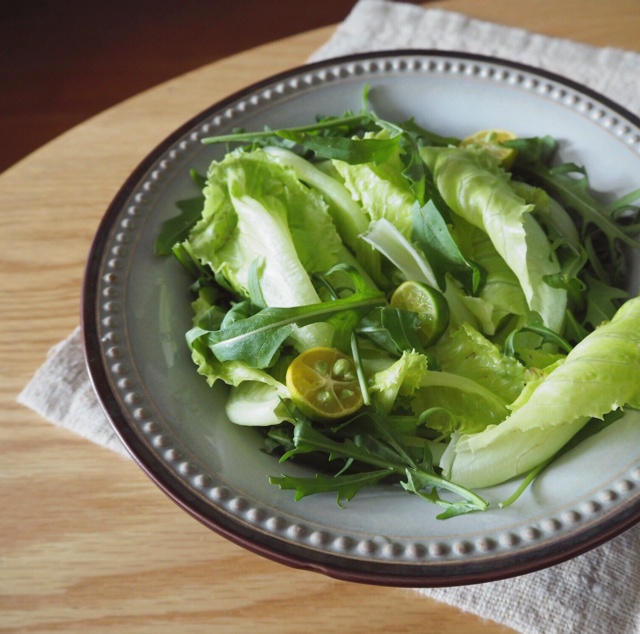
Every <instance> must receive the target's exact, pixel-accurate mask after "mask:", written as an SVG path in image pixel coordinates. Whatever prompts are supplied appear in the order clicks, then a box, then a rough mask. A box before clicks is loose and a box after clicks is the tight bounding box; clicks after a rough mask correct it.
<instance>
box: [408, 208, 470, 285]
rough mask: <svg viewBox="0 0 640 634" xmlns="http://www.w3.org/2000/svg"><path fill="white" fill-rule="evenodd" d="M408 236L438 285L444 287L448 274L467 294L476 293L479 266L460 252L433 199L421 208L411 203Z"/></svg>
mask: <svg viewBox="0 0 640 634" xmlns="http://www.w3.org/2000/svg"><path fill="white" fill-rule="evenodd" d="M411 237H412V239H413V241H414V242H415V243H416V244H417V245H418V246H419V247H420V249H422V251H423V252H424V254H425V255H426V256H427V259H428V260H429V263H430V264H431V266H432V267H433V273H434V275H435V276H436V278H437V280H438V286H439V287H440V288H445V274H446V273H450V274H451V275H452V276H453V277H454V278H456V279H457V280H458V281H459V282H460V283H461V284H462V285H463V287H464V288H465V290H466V291H467V292H468V293H469V294H470V295H475V294H477V292H478V288H479V287H480V280H481V272H480V269H479V267H478V265H477V264H475V263H473V262H471V261H470V260H467V258H465V257H464V255H462V253H461V251H460V248H459V247H458V245H457V244H456V242H455V240H454V239H453V237H452V235H451V232H450V231H449V228H448V227H447V224H446V222H445V220H444V218H443V216H442V214H441V213H440V210H439V209H438V207H437V205H436V203H435V201H434V199H433V198H431V199H430V200H429V201H428V202H427V203H426V204H425V205H424V206H422V207H420V205H419V204H417V203H416V205H414V207H413V231H412V234H411Z"/></svg>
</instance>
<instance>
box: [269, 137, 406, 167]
mask: <svg viewBox="0 0 640 634" xmlns="http://www.w3.org/2000/svg"><path fill="white" fill-rule="evenodd" d="M278 136H281V137H282V138H284V139H287V140H289V141H294V142H295V143H297V144H299V145H301V146H302V147H304V148H306V149H308V150H311V151H312V152H314V153H315V154H316V156H318V157H319V158H325V159H335V160H338V161H344V162H345V163H349V165H361V164H363V163H373V164H374V165H378V164H379V163H382V162H384V161H386V160H387V159H388V158H389V157H390V156H391V155H392V154H393V153H394V152H396V151H397V148H398V143H399V141H400V137H391V138H389V139H359V138H354V139H351V138H345V137H321V136H314V135H311V134H307V133H305V132H296V131H293V130H279V131H278Z"/></svg>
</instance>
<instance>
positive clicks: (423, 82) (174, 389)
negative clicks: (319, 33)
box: [83, 51, 640, 587]
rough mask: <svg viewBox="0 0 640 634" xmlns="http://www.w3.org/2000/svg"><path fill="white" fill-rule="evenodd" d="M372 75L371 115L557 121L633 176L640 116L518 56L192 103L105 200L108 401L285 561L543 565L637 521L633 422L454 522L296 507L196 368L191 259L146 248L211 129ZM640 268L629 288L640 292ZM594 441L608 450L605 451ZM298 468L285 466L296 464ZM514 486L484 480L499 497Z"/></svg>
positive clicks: (104, 378)
mask: <svg viewBox="0 0 640 634" xmlns="http://www.w3.org/2000/svg"><path fill="white" fill-rule="evenodd" d="M366 83H369V84H370V85H371V87H372V95H373V99H374V102H375V108H376V111H377V112H378V114H380V115H381V116H383V117H385V118H388V119H392V120H405V119H407V118H409V117H411V116H413V117H415V118H416V120H417V121H418V123H420V124H422V125H423V126H424V127H427V128H430V129H432V130H435V131H439V132H440V133H442V134H445V135H453V136H458V137H462V136H465V135H467V134H470V133H472V132H475V131H476V130H478V129H482V128H489V127H500V128H506V129H510V130H513V131H515V132H516V133H517V134H519V135H520V136H534V135H543V134H551V135H553V136H555V137H556V138H557V139H559V140H560V141H561V144H562V151H561V153H562V155H563V157H564V158H565V159H567V160H574V159H575V160H576V162H579V163H581V164H584V165H586V166H587V167H588V168H589V170H590V175H591V178H592V185H593V187H594V188H595V189H597V190H599V191H602V192H603V194H604V195H605V196H606V195H612V194H615V193H623V192H628V191H631V190H632V189H634V188H635V187H637V186H638V185H639V183H638V174H640V121H638V119H637V118H636V117H634V116H633V115H631V114H629V113H628V112H625V111H624V109H622V108H621V107H619V106H617V105H615V104H613V103H611V102H610V101H608V100H607V99H604V98H602V97H601V96H599V95H597V94H594V93H593V92H591V91H589V90H587V89H585V88H584V87H581V86H579V85H576V84H575V83H573V82H571V81H567V80H565V79H562V78H559V77H556V76H553V75H550V74H548V73H545V72H541V71H539V70H535V69H532V68H528V67H525V66H522V65H518V64H514V63H510V62H508V61H503V60H497V59H490V58H482V57H478V56H472V55H466V54H460V53H444V52H431V51H406V52H393V53H378V54H370V55H361V56H353V57H349V58H342V59H337V60H329V61H326V62H321V63H318V64H314V65H310V66H305V67H302V68H299V69H294V70H292V71H290V72H288V73H285V74H282V75H279V76H277V77H273V78H269V79H266V80H265V81H262V82H260V83H259V84H256V85H254V86H251V87H249V88H247V89H246V90H243V91H242V92H240V93H238V94H235V95H233V96H231V97H229V98H228V99H226V100H224V101H223V102H221V103H218V104H216V105H214V106H212V107H211V108H210V109H209V110H207V111H206V112H204V113H202V114H200V115H198V116H196V117H195V118H194V119H193V120H191V121H189V122H188V123H186V124H185V125H184V126H182V127H181V128H180V129H179V130H177V131H176V132H175V133H174V134H172V135H171V136H170V137H169V138H168V139H167V140H166V141H165V142H163V143H162V144H161V145H160V146H159V147H157V148H156V149H154V150H153V151H152V152H151V154H150V155H149V156H148V158H147V159H146V160H145V161H144V162H143V163H142V164H141V165H140V166H139V167H138V168H137V169H136V170H135V172H134V173H133V174H132V175H131V177H130V178H129V179H128V181H127V182H126V183H125V184H124V185H123V187H122V189H121V191H120V192H119V193H118V195H117V196H116V198H115V200H114V201H113V203H112V205H111V206H110V208H109V209H108V211H107V213H106V215H105V217H104V220H103V222H102V224H101V226H100V228H99V231H98V233H97V236H96V239H95V242H94V244H93V247H92V250H91V254H90V257H89V260H88V265H87V270H86V280H85V287H84V314H83V329H84V340H85V349H86V357H87V363H88V368H89V371H90V375H91V378H92V381H93V384H94V386H95V389H96V392H97V394H98V396H99V398H100V401H101V402H102V404H103V406H104V410H105V412H106V414H107V416H108V417H109V419H110V420H111V422H112V424H113V426H114V427H115V429H116V431H117V433H118V434H119V436H120V437H121V439H122V440H123V442H124V444H125V445H126V446H127V447H128V449H129V451H130V452H131V454H132V455H133V457H134V458H135V460H136V461H137V462H138V464H139V465H140V467H141V468H142V469H143V470H144V471H145V472H146V473H147V474H148V475H149V476H150V478H151V479H152V480H153V481H154V482H155V483H156V484H157V485H158V486H159V487H160V488H161V489H162V490H164V491H165V492H166V493H167V495H169V496H170V497H171V498H172V499H174V500H175V501H176V502H177V504H179V505H180V506H181V507H182V508H183V509H184V510H185V511H187V512H188V513H190V514H191V515H193V516H194V517H195V518H196V519H198V520H199V521H201V522H202V523H204V524H205V525H207V526H209V527H210V528H211V529H213V530H214V531H216V532H218V533H220V534H222V535H224V536H226V537H227V538H229V539H230V540H232V541H234V542H236V543H238V544H241V545H243V546H245V547H246V548H248V549H249V550H251V551H254V552H255V553H258V554H260V555H263V556H266V557H269V558H271V559H274V560H276V561H279V562H281V563H284V564H288V565H292V566H297V567H302V568H306V569H311V570H316V571H319V572H322V573H325V574H328V575H331V576H334V577H338V578H341V579H346V580H352V581H360V582H368V583H376V584H387V585H404V586H423V587H430V586H431V587H435V586H446V585H461V584H469V583H476V582H484V581H490V580H495V579H500V578H505V577H509V576H514V575H518V574H523V573H526V572H531V571H533V570H536V569H540V568H543V567H546V566H550V565H553V564H556V563H559V562H561V561H563V560H566V559H568V558H570V557H573V556H575V555H578V554H580V553H582V552H584V551H586V550H588V549H591V548H593V547H595V546H597V545H599V544H601V543H603V542H605V541H606V540H608V539H611V538H612V537H614V536H615V535H617V534H619V533H621V532H622V531H624V530H625V529H627V528H629V527H630V526H632V525H633V524H635V523H636V522H637V521H638V520H639V519H640V424H638V423H640V417H638V416H637V415H633V416H632V415H631V414H628V415H627V416H625V417H624V418H623V419H622V420H621V421H620V422H618V423H617V424H616V425H614V426H613V427H612V428H609V429H608V430H607V431H605V432H603V433H601V434H600V435H599V437H597V438H596V439H594V440H593V442H589V443H586V444H584V445H583V446H581V447H580V448H579V450H578V451H574V452H573V453H572V454H569V455H567V456H566V458H565V459H564V460H562V461H561V462H559V463H557V464H556V465H554V466H553V467H552V468H551V469H550V470H549V471H548V472H547V473H545V475H544V476H543V477H541V478H540V479H539V480H538V481H537V482H536V483H535V484H534V485H533V486H532V487H531V488H530V489H529V490H528V491H527V493H526V494H525V495H524V496H523V497H522V498H521V499H520V500H519V501H518V503H517V504H515V505H513V506H511V507H509V508H507V509H503V510H493V511H488V512H485V513H480V514H472V515H468V516H463V517H459V518H455V519H452V520H447V521H439V520H436V519H435V515H436V514H437V511H436V507H434V506H432V505H430V504H428V503H426V502H423V501H421V500H419V499H418V498H416V497H415V496H410V495H407V494H406V493H404V492H402V491H399V490H397V489H395V488H393V487H386V488H380V489H376V490H370V491H365V492H361V493H360V494H359V495H358V496H356V497H355V498H354V499H353V500H352V501H351V502H350V503H349V504H348V505H347V507H346V508H344V509H340V508H338V506H337V505H336V501H335V496H334V495H333V494H331V495H326V496H312V497H309V498H305V499H303V500H301V501H300V502H295V501H294V499H293V495H292V493H291V492H290V491H280V490H279V489H278V488H277V487H275V486H273V485H270V484H269V483H268V481H267V475H278V474H279V473H280V472H281V467H280V466H279V465H278V464H277V461H276V459H275V458H273V457H270V456H267V455H265V454H263V453H261V452H260V451H259V449H258V447H259V441H258V437H257V434H256V432H255V431H254V430H252V429H250V428H244V427H239V426H235V425H232V424H231V423H229V422H228V421H227V420H226V419H225V415H224V410H223V398H224V390H223V388H220V389H213V390H212V389H210V388H208V387H207V385H206V384H205V382H204V380H203V379H202V377H200V376H198V375H197V374H196V372H195V369H194V366H193V365H192V363H191V360H190V358H189V354H188V351H187V349H186V346H185V344H184V332H185V331H186V330H187V329H188V327H189V324H190V317H191V315H190V307H189V295H188V292H187V287H186V280H185V278H184V277H183V273H182V271H181V270H180V267H178V266H176V264H175V262H174V261H173V260H172V259H171V258H158V257H155V256H154V254H153V243H154V240H155V238H156V235H157V233H158V230H159V228H160V225H161V223H162V222H163V221H164V220H165V219H167V218H168V217H170V216H172V215H174V214H175V207H174V203H175V201H176V200H179V199H180V198H183V197H184V196H185V194H187V192H189V195H191V194H190V193H191V192H192V191H193V190H192V189H191V188H192V184H191V182H190V178H189V170H190V168H196V169H198V170H200V171H201V172H202V171H204V170H205V169H206V167H207V165H208V164H209V162H210V161H211V160H212V159H213V158H220V157H221V152H222V151H223V148H221V147H214V146H204V145H202V144H201V143H200V139H201V138H202V137H205V136H210V135H213V134H222V133H225V132H227V131H230V130H231V129H232V128H235V127H244V128H247V129H260V128H262V126H263V125H264V124H269V125H270V126H271V127H274V128H277V127H287V126H291V125H296V124H298V125H300V124H304V123H307V122H309V121H310V120H311V119H312V118H313V117H314V116H315V115H316V114H334V113H335V114H340V113H342V112H343V111H344V110H347V109H354V110H358V109H359V108H360V106H361V103H362V101H361V100H362V93H363V87H364V85H365V84H366ZM639 276H640V266H639V263H638V260H637V259H636V260H635V262H634V264H633V276H632V277H633V279H632V280H630V285H631V286H632V287H633V288H634V289H637V288H638V280H639ZM596 444H597V446H595V445H596ZM293 469H294V467H293V466H292V465H286V471H289V472H291V471H292V470H293ZM514 487H515V485H514V484H513V483H510V484H509V485H506V486H501V487H495V488H493V489H488V490H486V491H482V492H481V493H482V494H483V495H484V496H485V497H486V499H488V500H489V501H490V502H492V503H493V505H495V503H496V502H497V501H499V500H501V499H504V498H505V497H506V496H507V495H508V494H509V493H511V492H512V491H513V490H514Z"/></svg>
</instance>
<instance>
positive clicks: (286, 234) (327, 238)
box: [184, 150, 345, 349]
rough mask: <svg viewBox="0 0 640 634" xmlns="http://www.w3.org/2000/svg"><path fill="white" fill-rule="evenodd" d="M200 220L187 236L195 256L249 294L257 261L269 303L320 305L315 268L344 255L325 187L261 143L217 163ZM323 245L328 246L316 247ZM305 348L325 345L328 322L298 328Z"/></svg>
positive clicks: (325, 266)
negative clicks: (316, 187) (311, 183)
mask: <svg viewBox="0 0 640 634" xmlns="http://www.w3.org/2000/svg"><path fill="white" fill-rule="evenodd" d="M204 195H205V204H204V210H203V212H202V219H201V220H200V221H199V222H198V223H197V224H196V225H195V226H194V227H193V229H192V230H191V232H190V234H189V238H188V240H187V241H186V242H185V243H184V244H185V248H186V249H187V250H188V252H189V253H190V254H191V256H192V257H193V258H194V259H196V260H198V261H200V262H201V263H203V264H206V265H209V266H210V267H211V268H212V269H213V271H214V272H215V273H216V274H219V275H222V276H223V277H224V279H226V280H227V282H228V283H229V285H230V286H231V288H232V289H233V290H234V291H235V292H236V293H238V294H239V295H241V296H244V297H248V296H249V295H250V293H249V279H250V272H251V267H252V265H253V263H254V262H255V261H256V260H258V261H259V262H260V264H261V265H260V290H261V291H262V297H263V298H264V301H265V303H266V304H267V306H276V307H294V306H306V305H309V304H316V303H318V302H319V301H320V298H319V296H318V294H317V292H316V290H315V288H314V286H313V283H312V281H311V279H310V277H309V272H313V271H324V270H327V269H329V268H331V267H332V266H333V265H334V264H337V263H338V262H340V261H341V260H343V259H344V257H343V255H344V251H345V249H344V246H343V244H342V241H341V240H340V237H339V236H338V233H337V231H336V229H335V226H334V224H333V222H332V220H331V217H330V216H329V214H328V211H327V206H326V204H325V203H324V201H323V200H322V198H321V197H320V195H319V194H317V193H316V192H314V191H313V190H311V189H309V188H308V187H306V186H305V185H304V184H302V183H301V182H300V181H299V180H298V179H297V178H296V176H295V175H294V174H293V172H292V171H291V170H290V169H288V168H285V167H283V166H282V165H280V164H279V163H278V162H277V161H276V160H275V159H273V158H271V157H270V156H269V155H268V154H266V153H265V152H263V151H262V150H254V151H252V152H242V151H236V152H232V153H230V154H228V155H227V156H226V157H225V159H224V160H223V161H221V162H214V163H212V165H211V167H210V168H209V172H208V176H207V184H206V186H205V189H204ZM318 244H322V249H319V248H318ZM294 337H295V338H297V340H298V342H299V345H300V346H301V348H302V349H304V348H307V347H310V346H312V345H327V344H328V343H329V341H330V329H328V328H326V327H325V325H324V324H321V325H313V326H310V327H309V328H307V329H304V330H303V331H301V332H300V333H296V334H295V335H294Z"/></svg>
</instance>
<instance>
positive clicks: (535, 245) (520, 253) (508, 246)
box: [423, 148, 567, 332]
mask: <svg viewBox="0 0 640 634" xmlns="http://www.w3.org/2000/svg"><path fill="white" fill-rule="evenodd" d="M423 158H424V159H425V161H426V163H427V165H428V166H429V167H430V168H431V170H432V172H433V177H434V181H435V183H436V185H437V187H438V189H439V190H440V193H441V194H442V197H443V198H444V200H445V202H446V203H447V204H448V205H449V207H450V208H451V209H452V210H453V211H454V212H455V213H456V214H459V215H460V216H462V217H463V218H465V219H466V220H467V221H468V222H470V223H471V224H472V225H474V226H476V227H478V228H480V229H482V230H483V231H485V232H486V233H487V235H488V236H489V238H490V239H491V242H492V243H493V245H494V247H495V248H496V250H497V252H498V253H499V254H500V256H501V257H502V258H503V259H504V261H505V262H506V263H507V264H508V266H509V268H510V269H511V270H512V271H513V272H514V273H515V275H516V277H517V278H518V280H519V282H520V286H521V288H522V291H523V292H524V295H525V298H526V300H527V304H528V307H529V309H530V310H531V311H533V312H536V313H538V314H539V315H540V316H541V317H542V319H543V321H544V324H545V325H546V326H547V327H548V328H550V329H551V330H554V331H555V332H561V330H562V326H563V322H564V313H565V308H566V303H567V297H566V291H565V290H564V289H561V288H552V287H551V286H549V285H548V284H547V283H546V282H545V277H547V276H550V275H554V274H557V273H559V272H560V267H559V265H558V262H557V260H556V257H555V254H554V252H553V250H552V249H551V245H550V243H549V240H548V239H547V237H546V235H545V233H544V231H543V230H542V228H541V227H540V225H539V224H538V223H537V222H536V220H535V219H534V218H533V217H532V215H531V212H532V211H533V209H534V206H533V205H530V204H526V203H525V202H524V201H523V200H522V199H521V198H520V197H519V196H518V195H517V194H516V193H515V192H514V191H513V189H512V188H511V187H510V185H509V177H508V175H507V174H506V173H505V172H504V171H502V170H500V169H499V168H498V167H497V166H495V165H494V166H492V165H491V164H489V163H488V160H487V157H486V155H483V154H479V153H478V152H475V151H472V150H466V149H460V148H424V149H423Z"/></svg>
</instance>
